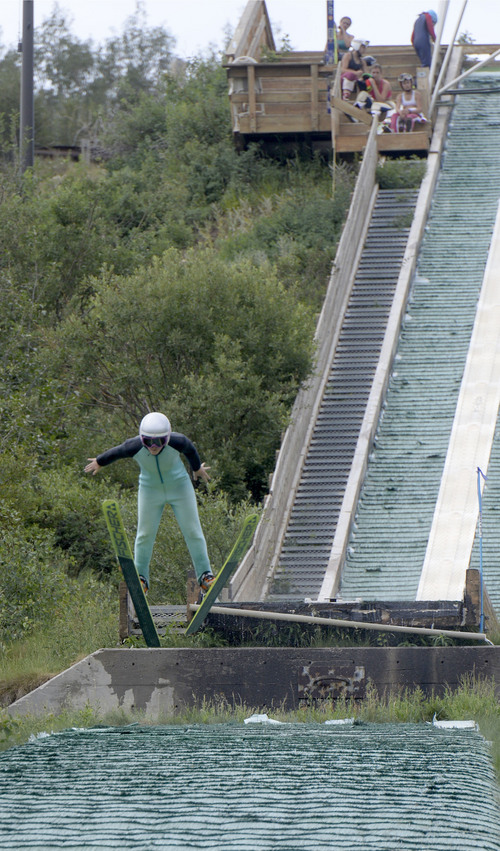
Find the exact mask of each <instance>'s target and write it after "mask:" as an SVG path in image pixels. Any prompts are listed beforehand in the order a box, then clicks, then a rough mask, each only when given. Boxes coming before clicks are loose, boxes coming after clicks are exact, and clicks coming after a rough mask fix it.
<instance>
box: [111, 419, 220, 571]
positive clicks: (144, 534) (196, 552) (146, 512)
mask: <svg viewBox="0 0 500 851" xmlns="http://www.w3.org/2000/svg"><path fill="white" fill-rule="evenodd" d="M180 453H182V454H183V455H185V456H186V458H187V460H188V461H189V463H190V465H191V467H192V469H193V470H199V469H200V467H201V462H200V456H199V455H198V452H197V450H196V448H195V446H194V444H193V443H191V441H190V440H189V438H187V437H186V436H185V435H183V434H179V433H177V432H172V434H171V435H170V439H169V441H168V444H167V446H165V447H164V448H163V449H162V450H161V452H160V453H159V454H158V455H152V454H151V452H149V451H148V450H147V449H146V447H145V446H143V445H142V441H141V438H140V437H132V438H130V439H129V440H126V441H125V442H124V443H121V444H120V445H119V446H114V447H113V448H112V449H108V450H107V451H106V452H103V453H102V454H101V455H98V456H97V459H96V460H97V463H98V464H99V465H100V466H101V467H106V466H107V465H108V464H111V463H113V461H117V460H119V459H120V458H133V459H134V461H135V462H136V463H137V464H138V465H139V467H140V474H139V492H138V496H137V534H136V538H135V547H134V559H135V566H136V568H137V572H138V573H139V575H140V576H143V577H144V579H145V580H146V582H147V584H148V586H149V563H150V561H151V556H152V554H153V546H154V542H155V539H156V534H157V532H158V527H159V525H160V520H161V516H162V514H163V511H164V508H165V506H166V505H171V506H172V509H173V512H174V514H175V518H176V520H177V522H178V524H179V528H180V530H181V532H182V534H183V536H184V540H185V542H186V545H187V548H188V550H189V554H190V556H191V559H192V562H193V565H194V569H195V573H196V577H197V579H198V581H199V580H200V578H201V576H202V575H203V574H204V573H207V572H209V573H211V567H210V561H209V559H208V552H207V545H206V541H205V536H204V534H203V531H202V528H201V523H200V518H199V516H198V506H197V503H196V494H195V492H194V488H193V485H192V483H191V479H190V477H189V474H188V472H187V470H186V468H185V466H184V463H183V461H182V459H181V456H180Z"/></svg>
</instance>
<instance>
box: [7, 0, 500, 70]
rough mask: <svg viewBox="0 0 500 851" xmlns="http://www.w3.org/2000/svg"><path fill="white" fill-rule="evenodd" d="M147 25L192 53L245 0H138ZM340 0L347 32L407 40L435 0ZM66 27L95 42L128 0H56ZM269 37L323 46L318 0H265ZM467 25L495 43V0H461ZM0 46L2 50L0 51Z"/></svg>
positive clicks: (13, 10) (13, 18)
mask: <svg viewBox="0 0 500 851" xmlns="http://www.w3.org/2000/svg"><path fill="white" fill-rule="evenodd" d="M144 2H145V8H146V13H147V22H148V26H160V25H161V26H164V27H165V28H166V29H168V31H169V32H170V34H171V35H173V36H174V37H175V39H176V43H177V44H176V49H175V52H176V54H177V55H178V56H182V57H188V56H193V55H195V54H196V53H198V52H200V51H204V50H205V49H206V48H207V47H208V46H209V45H210V44H212V45H215V47H216V48H218V49H223V47H224V45H225V36H224V32H225V29H226V27H227V26H228V25H229V27H230V28H231V32H233V31H234V29H235V27H236V26H237V24H238V21H239V20H240V17H241V15H242V12H243V10H244V8H245V5H246V3H245V0H144ZM429 3H430V5H429V6H428V5H427V3H426V0H424V2H420V0H381V2H377V0H342V2H338V0H336V2H335V18H336V20H340V18H341V17H342V16H343V15H349V16H350V17H351V18H352V21H353V25H352V27H351V32H352V33H353V34H354V35H357V36H360V37H362V38H367V39H369V40H370V41H371V43H372V44H408V43H409V39H410V34H411V30H412V27H413V22H414V20H415V18H416V16H417V15H418V14H419V13H420V12H422V11H427V10H428V9H429V8H431V9H434V10H435V11H436V12H437V13H438V14H440V12H441V10H442V9H443V7H444V4H443V3H442V2H441V0H429ZM54 5H55V2H54V0H34V14H35V28H36V27H37V26H39V25H40V24H41V22H42V21H44V20H45V19H46V18H47V17H48V16H49V15H50V14H51V12H52V11H53V8H54ZM462 6H463V0H450V2H449V6H448V13H447V16H446V23H445V29H444V33H443V38H442V42H443V43H448V41H449V39H450V38H451V37H452V35H453V31H454V27H455V24H456V21H457V19H458V16H459V14H460V11H461V9H462ZM59 7H60V8H61V9H62V10H63V11H64V12H65V13H67V19H68V22H69V23H70V29H71V32H72V33H73V35H75V36H76V37H78V38H79V39H82V40H86V39H89V38H91V39H93V41H94V42H95V43H100V42H103V41H104V40H105V39H106V38H108V37H110V36H111V35H112V34H113V32H114V33H115V34H117V33H120V32H122V30H123V24H124V22H125V20H126V19H127V18H128V17H129V16H130V15H131V14H132V13H133V12H134V10H135V7H136V0H59ZM267 9H268V12H269V16H270V18H271V23H272V26H273V33H274V36H275V39H276V41H277V42H279V41H280V39H281V37H282V36H283V35H284V34H287V35H288V36H289V37H290V41H291V44H292V48H293V49H294V50H323V48H324V46H325V42H326V0H267ZM22 10H23V0H0V46H1V47H2V48H3V49H5V48H6V47H9V48H11V47H16V46H17V42H18V40H19V35H20V33H21V32H22ZM465 30H467V31H468V32H469V33H470V34H471V35H472V36H473V38H474V39H475V41H476V43H477V44H491V43H500V0H468V3H467V5H466V9H465V14H464V16H463V18H462V23H461V25H460V28H459V32H463V31H465ZM2 52H3V51H2Z"/></svg>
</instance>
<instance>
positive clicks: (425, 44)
mask: <svg viewBox="0 0 500 851" xmlns="http://www.w3.org/2000/svg"><path fill="white" fill-rule="evenodd" d="M437 19H438V16H437V15H436V13H435V12H434V11H433V10H432V9H429V11H428V12H421V14H420V15H419V16H418V18H417V20H416V21H415V24H414V27H413V32H412V34H411V43H412V45H413V47H414V48H415V53H416V54H417V56H418V58H419V59H420V63H421V65H422V68H430V66H431V59H432V50H431V39H432V41H436V33H435V32H434V25H435V24H437Z"/></svg>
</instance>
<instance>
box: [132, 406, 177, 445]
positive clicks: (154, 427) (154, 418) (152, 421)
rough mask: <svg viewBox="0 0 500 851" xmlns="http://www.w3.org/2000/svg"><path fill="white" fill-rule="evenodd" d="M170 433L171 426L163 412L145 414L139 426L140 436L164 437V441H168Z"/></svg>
mask: <svg viewBox="0 0 500 851" xmlns="http://www.w3.org/2000/svg"><path fill="white" fill-rule="evenodd" d="M171 433H172V426H171V425H170V420H169V419H168V417H166V416H165V414H160V413H159V412H158V411H153V412H152V413H151V414H146V416H145V417H143V418H142V420H141V424H140V426H139V434H140V436H141V437H166V438H167V439H166V441H165V443H168V441H169V438H170V435H171Z"/></svg>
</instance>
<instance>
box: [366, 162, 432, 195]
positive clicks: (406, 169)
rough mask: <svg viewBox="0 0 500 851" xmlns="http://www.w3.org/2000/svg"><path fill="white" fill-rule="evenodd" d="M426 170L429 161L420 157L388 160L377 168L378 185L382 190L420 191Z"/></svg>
mask: <svg viewBox="0 0 500 851" xmlns="http://www.w3.org/2000/svg"><path fill="white" fill-rule="evenodd" d="M426 168H427V160H424V159H420V158H419V157H410V158H409V159H405V158H403V157H397V158H396V159H389V158H387V159H385V160H384V162H383V163H382V164H381V165H379V166H378V167H377V174H376V179H377V183H378V185H379V186H380V188H381V189H418V187H419V186H420V184H421V182H422V180H423V178H424V175H425V171H426Z"/></svg>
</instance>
